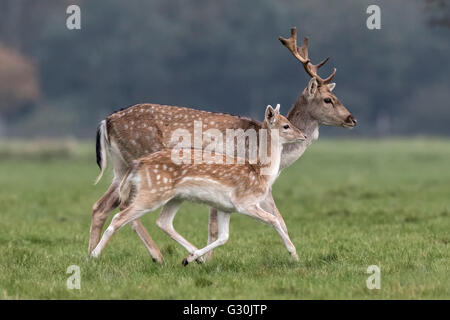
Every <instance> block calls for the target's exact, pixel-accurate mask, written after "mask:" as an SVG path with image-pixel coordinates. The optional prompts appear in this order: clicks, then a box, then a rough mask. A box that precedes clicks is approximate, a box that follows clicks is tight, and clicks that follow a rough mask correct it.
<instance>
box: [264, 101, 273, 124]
mask: <svg viewBox="0 0 450 320" xmlns="http://www.w3.org/2000/svg"><path fill="white" fill-rule="evenodd" d="M275 113H276V110H274V109H273V108H272V106H271V105H270V104H269V105H268V106H267V108H266V115H265V119H264V120H265V121H267V123H270V124H272V123H273V122H274V121H275Z"/></svg>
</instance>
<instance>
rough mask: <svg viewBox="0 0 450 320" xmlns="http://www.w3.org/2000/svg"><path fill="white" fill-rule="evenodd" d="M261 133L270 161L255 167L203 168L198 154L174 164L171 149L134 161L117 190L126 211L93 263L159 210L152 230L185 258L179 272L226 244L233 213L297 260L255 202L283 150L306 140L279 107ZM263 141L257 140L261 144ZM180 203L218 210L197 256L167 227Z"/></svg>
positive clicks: (286, 239)
mask: <svg viewBox="0 0 450 320" xmlns="http://www.w3.org/2000/svg"><path fill="white" fill-rule="evenodd" d="M260 131H261V133H262V131H266V137H268V141H267V144H264V145H265V146H267V148H268V149H270V153H271V157H270V158H271V159H270V160H271V161H264V160H265V159H262V157H258V161H257V162H256V163H255V164H252V163H250V162H249V161H248V160H246V161H244V163H243V164H239V161H237V159H236V157H233V159H231V160H232V161H229V159H226V158H227V157H228V156H227V155H226V154H221V155H219V157H220V158H221V159H220V160H221V161H220V163H206V162H204V161H202V159H203V158H202V157H201V153H200V159H199V160H198V159H195V160H197V161H195V160H194V157H195V156H196V153H194V152H192V153H190V154H189V156H190V157H191V161H190V163H189V164H176V162H174V161H173V153H172V150H170V149H164V150H162V151H158V152H156V153H153V154H151V155H149V156H146V157H143V158H141V159H139V160H137V161H135V162H134V163H133V165H132V167H131V169H130V170H129V171H128V173H127V174H126V175H125V176H124V178H123V180H122V182H121V183H120V185H119V199H120V202H121V206H122V207H125V209H123V210H122V211H121V212H119V213H118V214H116V215H115V216H114V218H113V219H112V221H111V224H110V225H109V227H108V228H107V229H106V231H105V233H104V234H103V237H102V239H101V240H100V242H99V244H98V245H97V247H96V248H95V249H94V250H93V251H92V254H91V256H92V257H98V256H99V254H100V253H101V251H102V250H103V248H104V247H105V245H106V243H107V242H108V240H109V239H110V238H111V236H112V235H113V234H114V233H115V232H116V231H117V230H119V229H120V228H121V227H123V226H124V225H125V224H127V223H129V222H131V221H133V220H135V219H137V218H139V217H141V216H142V215H144V214H145V213H147V212H149V211H154V210H156V209H158V208H159V207H161V206H164V207H163V209H162V211H161V215H160V217H159V218H158V220H157V225H158V226H159V227H160V228H162V229H163V231H165V232H166V233H167V234H168V235H169V236H170V237H171V238H172V239H174V240H175V241H177V242H178V243H180V244H181V245H182V246H184V247H185V248H186V250H187V251H188V252H189V253H190V254H189V256H188V257H187V258H186V259H184V260H183V265H184V266H185V265H187V264H188V263H189V262H192V261H194V260H197V259H198V258H200V257H201V256H203V255H204V254H205V253H207V252H208V251H210V250H212V249H214V248H216V247H217V246H220V245H223V244H224V243H225V242H226V241H227V240H228V226H229V220H230V214H231V212H234V211H237V212H239V213H242V214H245V215H248V216H250V217H253V218H255V219H258V220H261V221H262V222H265V223H267V224H269V225H271V226H272V227H273V228H275V230H276V231H277V232H278V233H279V235H280V236H281V238H282V239H283V242H284V244H285V246H286V248H287V250H288V251H289V253H290V254H291V255H292V256H293V257H294V258H295V259H297V260H298V255H297V252H296V250H295V247H294V245H293V244H292V242H291V240H290V239H289V236H288V234H287V233H286V232H285V230H284V229H283V228H282V226H281V224H280V221H279V220H278V219H276V218H275V217H274V216H273V215H272V214H271V213H269V212H267V211H265V210H264V209H262V208H261V207H260V202H261V201H264V198H265V197H266V194H267V193H268V192H269V190H270V187H271V186H272V184H273V182H274V181H275V179H276V178H277V177H278V174H279V171H280V163H281V153H282V150H283V149H282V148H283V145H284V144H288V143H293V142H297V141H303V140H305V137H304V135H303V133H302V132H301V131H300V130H299V129H297V128H295V127H294V126H293V125H292V124H291V123H290V122H289V120H287V119H286V118H285V117H283V116H282V115H280V114H279V105H278V106H277V108H276V109H275V110H274V109H273V108H272V107H271V106H270V105H269V106H267V109H266V113H265V118H264V123H263V124H262V127H261V130H260ZM260 137H261V135H260ZM262 140H263V138H260V142H261V141H262ZM261 148H264V147H261V146H260V149H261ZM183 151H185V150H183ZM200 151H201V150H200ZM263 154H267V153H263ZM184 200H188V201H192V202H197V203H206V204H209V205H211V206H213V207H214V208H217V209H218V220H217V221H218V229H219V234H218V239H217V240H215V241H214V242H212V243H210V244H208V245H207V246H206V247H204V248H202V249H200V250H198V249H197V248H195V247H194V246H193V245H192V244H190V243H189V242H188V241H187V240H186V239H184V238H183V237H182V236H181V235H180V234H178V233H177V232H176V231H175V229H174V228H173V225H172V221H173V219H174V217H175V215H176V213H177V210H178V208H179V207H180V205H181V203H182V202H183V201H184Z"/></svg>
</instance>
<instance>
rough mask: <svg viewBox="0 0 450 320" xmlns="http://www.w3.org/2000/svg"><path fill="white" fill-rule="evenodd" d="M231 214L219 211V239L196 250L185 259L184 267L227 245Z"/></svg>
mask: <svg viewBox="0 0 450 320" xmlns="http://www.w3.org/2000/svg"><path fill="white" fill-rule="evenodd" d="M230 215H231V214H230V213H227V212H222V211H218V212H217V226H218V229H219V233H218V237H217V239H216V240H215V241H213V242H212V243H210V244H208V245H207V246H206V247H204V248H202V249H199V250H196V251H195V252H193V253H191V254H190V255H189V256H188V257H187V258H185V259H184V260H183V262H182V265H183V266H186V265H187V264H188V263H189V262H192V261H194V260H196V259H198V258H200V257H201V256H203V255H204V254H207V253H208V252H210V251H211V250H213V249H214V248H216V247H218V246H221V245H223V244H225V243H226V242H227V240H228V236H229V231H228V230H229V225H230Z"/></svg>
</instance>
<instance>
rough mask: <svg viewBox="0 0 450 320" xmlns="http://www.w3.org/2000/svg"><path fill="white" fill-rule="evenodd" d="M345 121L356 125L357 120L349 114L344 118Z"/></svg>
mask: <svg viewBox="0 0 450 320" xmlns="http://www.w3.org/2000/svg"><path fill="white" fill-rule="evenodd" d="M345 123H348V124H351V125H356V123H357V121H356V119H355V118H354V117H353V116H352V115H349V116H348V117H347V119H345Z"/></svg>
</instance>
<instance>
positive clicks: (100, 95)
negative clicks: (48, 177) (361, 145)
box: [0, 0, 450, 138]
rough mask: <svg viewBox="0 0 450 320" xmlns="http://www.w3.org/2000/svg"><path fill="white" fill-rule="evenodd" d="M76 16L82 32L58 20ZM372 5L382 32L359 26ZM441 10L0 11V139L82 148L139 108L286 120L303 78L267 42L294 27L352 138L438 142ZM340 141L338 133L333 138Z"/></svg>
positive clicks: (90, 5)
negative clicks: (127, 110) (274, 110)
mask: <svg viewBox="0 0 450 320" xmlns="http://www.w3.org/2000/svg"><path fill="white" fill-rule="evenodd" d="M70 4H78V5H79V6H80V7H81V26H82V29H81V30H68V29H67V28H66V18H67V16H68V15H67V14H66V8H67V6H68V5H70ZM370 4H377V5H379V6H380V7H381V26H382V28H381V30H369V29H367V27H366V19H367V17H368V14H367V13H366V9H367V7H368V5H370ZM449 8H450V3H449V1H446V0H428V1H427V0H396V1H375V0H372V1H356V0H353V1H352V0H339V1H325V0H320V1H318V0H315V1H299V0H277V1H273V0H271V1H269V0H259V1H244V0H225V1H211V0H197V1H185V0H170V1H167V0H152V1H144V0H131V1H123V0H84V1H75V0H72V1H65V0H64V1H62V0H59V1H56V0H55V1H52V0H40V1H34V0H1V1H0V138H10V137H70V136H75V137H82V138H84V137H93V135H94V133H95V128H96V125H97V123H98V122H99V121H100V120H101V119H103V118H104V117H105V116H107V115H108V114H109V113H110V112H112V111H114V110H116V109H119V108H122V107H126V106H129V105H132V104H135V103H140V102H152V103H160V104H170V105H182V106H189V107H197V108H202V109H206V110H211V111H226V112H230V113H235V114H239V115H246V116H250V117H253V118H257V119H261V118H262V116H263V112H264V109H265V106H266V105H267V104H276V103H281V107H282V109H281V110H282V112H283V113H287V111H288V110H289V108H290V107H291V105H292V104H293V103H294V102H295V100H296V98H297V96H298V95H299V94H300V93H301V91H302V90H303V89H304V87H305V86H306V84H307V82H308V80H309V78H308V76H307V75H306V73H305V72H304V71H303V69H302V67H301V65H300V64H299V63H298V62H297V61H296V60H295V59H294V58H293V57H292V56H291V54H290V53H289V52H288V50H287V49H286V48H285V47H283V46H282V45H281V44H280V42H279V41H278V40H277V38H278V36H279V35H282V36H284V37H288V36H289V30H290V28H291V27H292V26H296V27H297V29H298V32H299V39H301V38H303V36H308V37H309V38H310V57H311V59H312V61H313V63H317V62H319V61H320V60H322V59H323V58H325V57H328V56H330V57H331V59H330V61H329V62H328V63H327V65H326V66H325V67H323V68H322V69H323V70H322V71H321V72H322V73H321V74H322V75H324V76H326V75H328V74H329V72H331V70H332V68H333V67H336V68H337V69H338V71H337V74H336V77H335V82H336V83H337V86H336V89H335V91H334V92H335V93H336V95H337V96H338V97H339V98H340V100H341V101H342V102H343V104H344V105H345V106H347V108H348V109H349V110H351V112H352V113H353V114H354V115H355V117H356V118H357V119H358V120H359V123H358V124H359V127H358V128H357V129H355V130H353V131H352V132H351V133H349V132H348V131H345V130H329V129H328V130H326V131H325V133H326V134H327V135H334V134H347V135H348V134H351V135H352V136H386V135H450V125H449V123H450V91H449V87H450V86H449V85H450V80H449V78H450V65H449V55H450V42H449V39H450V22H449ZM344 131H345V132H344Z"/></svg>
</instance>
